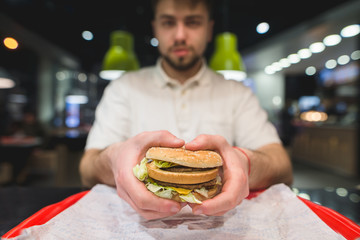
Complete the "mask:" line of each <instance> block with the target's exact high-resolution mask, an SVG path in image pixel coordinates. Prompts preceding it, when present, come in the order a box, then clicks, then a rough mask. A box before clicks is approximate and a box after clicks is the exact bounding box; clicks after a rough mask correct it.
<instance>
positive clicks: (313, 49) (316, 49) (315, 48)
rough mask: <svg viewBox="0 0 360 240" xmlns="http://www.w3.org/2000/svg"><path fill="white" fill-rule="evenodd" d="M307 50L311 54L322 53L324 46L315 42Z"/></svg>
mask: <svg viewBox="0 0 360 240" xmlns="http://www.w3.org/2000/svg"><path fill="white" fill-rule="evenodd" d="M309 48H310V51H311V52H312V53H320V52H322V51H324V49H325V45H324V44H323V43H322V42H315V43H313V44H311V45H310V47H309Z"/></svg>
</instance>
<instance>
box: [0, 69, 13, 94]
mask: <svg viewBox="0 0 360 240" xmlns="http://www.w3.org/2000/svg"><path fill="white" fill-rule="evenodd" d="M13 87H15V81H14V80H12V77H11V76H10V74H9V73H8V72H7V71H6V70H5V69H4V68H2V67H0V89H9V88H13Z"/></svg>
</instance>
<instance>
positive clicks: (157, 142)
mask: <svg viewBox="0 0 360 240" xmlns="http://www.w3.org/2000/svg"><path fill="white" fill-rule="evenodd" d="M135 141H136V143H137V144H138V146H141V148H142V149H146V150H147V149H148V148H150V147H155V146H156V147H182V146H184V144H185V141H184V140H182V139H180V138H177V137H176V136H174V135H173V134H171V133H170V132H168V131H154V132H143V133H140V134H139V135H137V136H136V137H135Z"/></svg>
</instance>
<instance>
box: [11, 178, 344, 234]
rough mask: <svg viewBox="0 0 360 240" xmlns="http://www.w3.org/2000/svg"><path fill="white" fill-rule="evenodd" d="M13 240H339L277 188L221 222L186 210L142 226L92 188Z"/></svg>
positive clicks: (112, 196) (110, 195)
mask: <svg viewBox="0 0 360 240" xmlns="http://www.w3.org/2000/svg"><path fill="white" fill-rule="evenodd" d="M18 239H20V240H23V239H48V240H51V239H66V240H68V239H86V240H89V239H142V240H144V239H181V240H188V239H196V240H201V239H206V240H209V239H221V240H224V239H226V240H228V239H254V240H255V239H256V240H261V239H301V240H303V239H307V240H311V239H316V240H318V239H327V240H331V239H345V238H343V237H342V236H341V235H339V234H337V233H336V232H334V231H333V230H332V229H331V228H329V227H328V226H327V225H326V224H325V223H324V222H322V221H321V220H320V218H318V217H317V216H316V214H314V213H313V212H312V211H311V210H310V209H309V208H308V207H307V206H306V205H305V204H304V203H302V202H301V201H300V200H299V199H298V198H297V197H296V195H295V194H294V193H293V192H292V191H291V190H290V189H289V188H288V187H287V186H285V185H283V184H279V185H274V186H272V187H270V188H269V189H268V190H266V191H265V192H263V193H262V194H260V195H259V196H258V197H256V198H253V199H251V200H244V201H243V202H242V203H241V204H240V205H239V206H238V207H236V208H235V209H233V210H231V211H230V212H228V213H226V214H225V215H224V216H221V217H208V216H202V215H200V216H196V215H193V214H192V213H191V209H190V207H188V206H187V207H185V208H183V209H182V210H181V211H180V212H179V213H178V214H176V215H174V216H172V217H168V218H164V219H160V220H152V221H147V220H145V219H143V218H142V217H140V215H138V214H137V213H136V212H135V211H134V210H133V209H132V208H131V207H130V206H129V205H128V204H127V203H126V202H125V201H123V200H122V199H120V198H119V197H118V196H117V194H116V190H115V189H113V188H111V187H108V186H106V185H97V186H95V187H94V188H93V189H92V190H91V191H90V192H89V193H88V194H86V195H85V196H84V197H83V198H82V199H80V200H79V201H78V202H77V203H76V204H74V205H72V206H71V207H69V208H67V209H66V210H65V211H63V212H62V213H60V214H58V215H57V216H55V217H54V218H53V219H51V220H50V221H49V222H47V223H46V224H44V225H40V226H34V227H31V228H28V229H25V230H24V231H23V232H22V235H21V236H19V237H18Z"/></svg>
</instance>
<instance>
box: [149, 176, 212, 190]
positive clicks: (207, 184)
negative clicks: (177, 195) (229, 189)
mask: <svg viewBox="0 0 360 240" xmlns="http://www.w3.org/2000/svg"><path fill="white" fill-rule="evenodd" d="M152 180H153V181H154V182H155V183H157V184H159V185H160V186H167V187H177V188H185V189H191V190H194V189H200V188H202V187H205V188H211V187H213V186H214V185H215V184H216V179H213V180H210V181H208V182H204V183H197V184H176V183H168V182H162V181H158V180H156V179H153V178H152Z"/></svg>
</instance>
